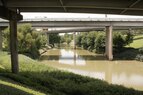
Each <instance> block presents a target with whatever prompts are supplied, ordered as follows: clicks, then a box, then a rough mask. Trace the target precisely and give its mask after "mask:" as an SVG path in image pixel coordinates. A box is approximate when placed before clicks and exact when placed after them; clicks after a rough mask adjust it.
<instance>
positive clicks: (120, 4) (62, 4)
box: [0, 0, 143, 15]
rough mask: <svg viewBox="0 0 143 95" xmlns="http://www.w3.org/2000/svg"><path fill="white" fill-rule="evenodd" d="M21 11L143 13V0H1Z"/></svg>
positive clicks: (2, 2)
mask: <svg viewBox="0 0 143 95" xmlns="http://www.w3.org/2000/svg"><path fill="white" fill-rule="evenodd" d="M3 4H4V5H5V6H6V7H8V8H10V9H15V8H18V9H19V10H20V11H21V12H74V13H103V14H122V15H123V14H124V15H143V6H142V5H143V1H142V0H1V2H0V5H3Z"/></svg>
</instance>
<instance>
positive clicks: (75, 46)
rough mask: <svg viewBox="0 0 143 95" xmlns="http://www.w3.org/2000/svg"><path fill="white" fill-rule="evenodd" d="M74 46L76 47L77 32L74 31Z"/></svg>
mask: <svg viewBox="0 0 143 95" xmlns="http://www.w3.org/2000/svg"><path fill="white" fill-rule="evenodd" d="M73 48H74V49H76V32H74V33H73Z"/></svg>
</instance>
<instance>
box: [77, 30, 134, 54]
mask: <svg viewBox="0 0 143 95" xmlns="http://www.w3.org/2000/svg"><path fill="white" fill-rule="evenodd" d="M132 42H133V35H132V34H131V33H130V32H126V33H124V34H122V33H121V32H114V33H113V47H114V48H115V50H121V49H122V48H123V47H124V46H126V45H129V44H130V43H132ZM76 44H77V46H79V47H82V48H84V49H88V50H90V51H94V52H103V51H104V50H105V33H104V32H89V33H87V32H85V33H81V34H79V35H77V37H76Z"/></svg>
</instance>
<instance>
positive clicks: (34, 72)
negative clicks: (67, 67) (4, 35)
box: [0, 52, 143, 95]
mask: <svg viewBox="0 0 143 95" xmlns="http://www.w3.org/2000/svg"><path fill="white" fill-rule="evenodd" d="M19 61H20V72H19V74H12V73H10V67H11V66H10V56H9V55H7V53H6V52H4V53H0V76H1V77H0V84H1V86H0V94H1V92H2V94H3V95H11V94H7V93H10V92H11V93H12V95H17V94H19V93H22V94H24V95H27V94H28V95H29V94H31V95H32V94H34V95H36V94H35V93H38V94H37V95H40V94H46V95H47V94H51V95H143V92H142V91H136V90H134V89H131V88H130V89H129V88H125V87H123V86H119V85H111V84H108V83H107V82H105V81H102V80H99V79H93V78H89V77H84V76H80V75H76V74H73V73H69V72H63V71H59V70H56V69H53V68H51V67H48V66H47V65H45V64H41V63H39V62H37V61H34V60H32V59H30V58H29V57H26V56H24V55H19ZM5 88H6V89H5ZM39 93H40V94H39ZM20 95H21V94H20Z"/></svg>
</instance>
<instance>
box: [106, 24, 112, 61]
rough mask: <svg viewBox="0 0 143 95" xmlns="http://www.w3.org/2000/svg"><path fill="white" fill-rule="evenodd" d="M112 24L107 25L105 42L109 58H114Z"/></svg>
mask: <svg viewBox="0 0 143 95" xmlns="http://www.w3.org/2000/svg"><path fill="white" fill-rule="evenodd" d="M112 30H113V29H112V26H106V42H105V45H106V46H105V55H106V56H107V58H108V59H109V60H113V46H112V44H113V38H112Z"/></svg>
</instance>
